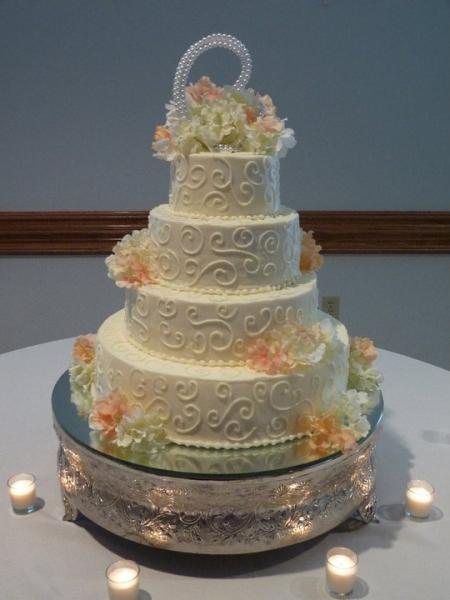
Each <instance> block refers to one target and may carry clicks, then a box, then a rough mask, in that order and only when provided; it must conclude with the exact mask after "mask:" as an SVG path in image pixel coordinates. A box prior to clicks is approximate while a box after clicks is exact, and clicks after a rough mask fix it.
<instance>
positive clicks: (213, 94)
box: [186, 75, 223, 103]
mask: <svg viewBox="0 0 450 600" xmlns="http://www.w3.org/2000/svg"><path fill="white" fill-rule="evenodd" d="M186 92H187V93H188V94H189V96H190V97H191V99H192V100H193V101H194V102H199V103H200V102H202V101H203V100H218V99H219V98H223V89H221V88H219V87H217V85H216V84H215V83H213V82H212V81H211V79H210V78H209V77H206V76H205V75H204V76H203V77H200V79H199V80H198V81H197V83H194V84H192V83H191V84H190V85H188V86H187V88H186Z"/></svg>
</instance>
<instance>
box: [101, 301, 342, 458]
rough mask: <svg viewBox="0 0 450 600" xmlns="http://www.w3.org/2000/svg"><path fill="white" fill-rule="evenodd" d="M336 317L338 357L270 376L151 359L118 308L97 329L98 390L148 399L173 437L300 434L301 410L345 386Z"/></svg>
mask: <svg viewBox="0 0 450 600" xmlns="http://www.w3.org/2000/svg"><path fill="white" fill-rule="evenodd" d="M333 323H334V326H335V327H336V328H337V334H338V337H339V340H340V342H341V344H340V349H339V351H338V352H336V354H335V355H333V357H330V358H329V359H328V360H327V361H324V362H321V363H319V364H317V365H315V366H313V367H311V368H309V369H308V370H307V371H305V372H304V373H302V374H299V373H292V374H283V375H267V374H265V373H259V372H255V371H252V370H250V369H248V368H246V367H207V366H202V365H192V364H183V363H177V362H173V361H168V360H163V359H160V358H153V357H152V358H149V356H148V354H146V353H145V352H143V351H141V350H139V349H138V348H136V347H135V346H134V345H132V344H131V343H130V342H129V341H128V339H127V334H126V328H125V318H124V313H123V311H120V312H118V313H116V314H115V315H113V316H111V317H110V318H109V319H107V320H106V321H105V322H104V323H103V325H102V326H101V327H100V330H99V332H98V336H97V343H98V348H97V391H96V394H97V397H102V396H104V395H106V394H108V393H109V392H111V391H113V390H120V391H121V392H122V393H123V394H125V395H126V396H127V397H129V398H130V399H131V400H133V401H134V402H135V403H137V404H139V403H142V404H145V406H146V407H147V408H148V409H150V410H153V411H155V413H157V414H158V415H159V417H160V418H161V420H162V421H163V422H164V427H165V429H166V433H167V437H168V439H169V440H170V441H172V442H176V443H180V444H185V445H193V446H200V447H212V448H245V447H251V446H257V445H265V444H274V443H278V442H283V441H286V440H289V439H293V438H295V437H297V436H298V432H297V430H296V423H297V419H298V417H299V416H300V415H301V414H305V413H309V414H310V413H311V412H312V413H314V411H315V408H316V406H317V405H318V403H319V402H320V401H321V399H322V397H323V395H324V394H328V393H331V394H333V393H335V392H336V393H337V392H340V391H342V390H344V389H346V383H347V376H348V336H347V332H346V329H345V327H344V326H343V325H341V324H340V323H338V322H337V321H333Z"/></svg>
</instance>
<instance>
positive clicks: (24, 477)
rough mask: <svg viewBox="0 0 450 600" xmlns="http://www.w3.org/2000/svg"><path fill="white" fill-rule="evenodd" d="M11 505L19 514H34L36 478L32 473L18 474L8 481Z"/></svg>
mask: <svg viewBox="0 0 450 600" xmlns="http://www.w3.org/2000/svg"><path fill="white" fill-rule="evenodd" d="M8 490H9V497H10V499H11V505H12V507H13V509H14V511H15V512H17V513H22V514H23V513H29V512H33V510H34V507H35V506H34V505H35V501H36V477H35V476H34V475H32V474H31V473H17V475H13V476H12V477H10V478H9V479H8Z"/></svg>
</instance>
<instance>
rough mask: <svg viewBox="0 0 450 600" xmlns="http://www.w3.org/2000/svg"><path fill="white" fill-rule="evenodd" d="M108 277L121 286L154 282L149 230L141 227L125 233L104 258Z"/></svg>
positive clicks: (134, 286) (154, 272)
mask: <svg viewBox="0 0 450 600" xmlns="http://www.w3.org/2000/svg"><path fill="white" fill-rule="evenodd" d="M105 262H106V266H107V267H108V277H109V278H110V279H112V280H114V281H115V283H116V285H117V286H118V287H121V288H136V287H140V286H142V285H148V284H150V283H155V282H156V281H157V279H158V275H157V273H156V270H155V266H154V265H155V260H154V245H153V242H152V241H151V238H150V234H149V230H148V229H141V230H137V231H133V232H132V233H131V234H128V235H126V236H125V237H124V238H123V239H122V240H121V241H120V242H118V243H117V244H116V245H115V246H114V248H113V253H112V254H111V255H110V256H108V258H107V259H106V260H105Z"/></svg>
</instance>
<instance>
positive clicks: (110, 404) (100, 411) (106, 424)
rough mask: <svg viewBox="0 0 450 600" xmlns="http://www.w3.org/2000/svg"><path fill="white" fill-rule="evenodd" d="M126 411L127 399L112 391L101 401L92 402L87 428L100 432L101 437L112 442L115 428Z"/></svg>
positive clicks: (115, 436)
mask: <svg viewBox="0 0 450 600" xmlns="http://www.w3.org/2000/svg"><path fill="white" fill-rule="evenodd" d="M126 410H127V399H126V397H125V396H124V395H123V394H121V393H120V392H118V391H113V392H111V393H110V394H108V395H107V396H105V397H104V398H102V399H101V400H97V401H96V402H94V405H93V407H92V411H91V413H90V415H89V427H90V428H91V429H95V430H96V431H100V432H101V434H102V437H104V438H106V439H109V440H111V441H114V440H115V439H116V438H117V428H118V426H119V424H120V422H121V420H122V418H123V416H124V414H125V412H126Z"/></svg>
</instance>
